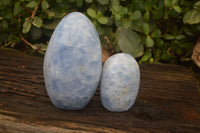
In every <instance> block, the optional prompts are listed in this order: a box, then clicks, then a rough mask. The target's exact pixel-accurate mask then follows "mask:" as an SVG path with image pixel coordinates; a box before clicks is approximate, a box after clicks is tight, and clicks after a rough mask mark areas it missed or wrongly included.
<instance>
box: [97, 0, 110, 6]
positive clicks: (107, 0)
mask: <svg viewBox="0 0 200 133" xmlns="http://www.w3.org/2000/svg"><path fill="white" fill-rule="evenodd" d="M97 1H98V2H99V4H101V5H107V4H108V3H109V0H97Z"/></svg>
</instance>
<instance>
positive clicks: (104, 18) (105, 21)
mask: <svg viewBox="0 0 200 133" xmlns="http://www.w3.org/2000/svg"><path fill="white" fill-rule="evenodd" d="M98 22H99V23H100V24H107V23H108V18H107V17H99V18H98Z"/></svg>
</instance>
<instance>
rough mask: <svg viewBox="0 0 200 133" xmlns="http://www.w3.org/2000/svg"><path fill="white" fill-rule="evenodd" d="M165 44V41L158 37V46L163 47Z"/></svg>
mask: <svg viewBox="0 0 200 133" xmlns="http://www.w3.org/2000/svg"><path fill="white" fill-rule="evenodd" d="M163 44H164V42H163V40H162V39H160V38H157V39H156V47H159V48H161V47H162V46H163Z"/></svg>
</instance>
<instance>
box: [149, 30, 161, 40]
mask: <svg viewBox="0 0 200 133" xmlns="http://www.w3.org/2000/svg"><path fill="white" fill-rule="evenodd" d="M160 35H161V31H160V30H159V29H155V30H154V31H153V32H152V34H151V37H154V38H158V37H160Z"/></svg>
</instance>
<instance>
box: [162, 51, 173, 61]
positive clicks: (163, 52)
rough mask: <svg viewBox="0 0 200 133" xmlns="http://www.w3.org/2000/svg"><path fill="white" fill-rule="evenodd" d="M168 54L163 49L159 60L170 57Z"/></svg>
mask: <svg viewBox="0 0 200 133" xmlns="http://www.w3.org/2000/svg"><path fill="white" fill-rule="evenodd" d="M170 57H171V56H170V54H169V52H167V51H165V50H163V51H162V55H161V57H160V58H161V60H169V59H170Z"/></svg>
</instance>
